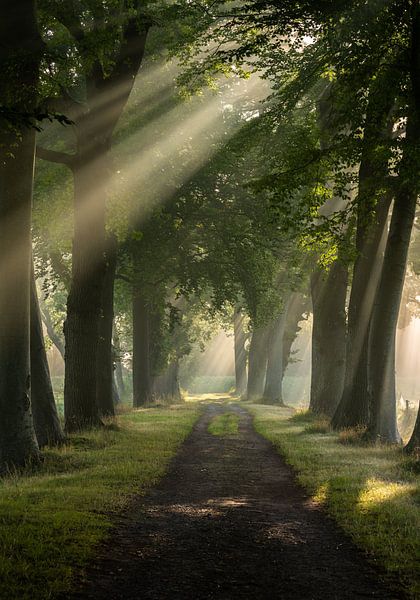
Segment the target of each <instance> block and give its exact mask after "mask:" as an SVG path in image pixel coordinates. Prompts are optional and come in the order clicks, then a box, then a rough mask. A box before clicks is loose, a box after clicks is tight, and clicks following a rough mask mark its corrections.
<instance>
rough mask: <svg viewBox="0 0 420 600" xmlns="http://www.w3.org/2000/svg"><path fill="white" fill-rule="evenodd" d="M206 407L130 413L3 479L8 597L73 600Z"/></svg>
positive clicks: (1, 567)
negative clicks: (80, 573)
mask: <svg viewBox="0 0 420 600" xmlns="http://www.w3.org/2000/svg"><path fill="white" fill-rule="evenodd" d="M198 408H199V407H198V405H189V406H187V405H183V407H182V408H174V407H169V408H165V409H161V410H157V409H145V410H137V411H134V412H131V413H124V414H122V415H120V416H119V417H118V418H117V420H116V424H117V426H116V427H112V428H105V429H98V430H93V431H89V432H85V433H83V434H81V435H72V436H70V437H69V441H68V444H67V445H66V446H64V447H63V448H60V449H48V450H45V452H43V456H44V461H43V463H42V465H41V466H40V467H38V468H37V469H34V470H29V469H28V471H27V472H26V473H25V472H24V473H22V474H14V475H12V476H10V477H6V478H3V479H1V480H0V527H1V536H0V598H7V599H8V600H18V599H19V600H29V599H31V600H46V599H51V598H52V597H56V596H57V595H59V594H61V595H63V594H64V595H65V594H66V592H68V591H69V590H70V588H71V580H72V574H73V572H74V570H75V569H79V568H81V567H83V566H84V565H85V564H86V563H87V561H88V560H89V559H91V558H92V556H93V554H94V550H95V546H96V545H97V544H98V543H99V542H100V541H101V540H103V539H104V537H105V536H106V535H107V532H108V531H109V528H110V527H111V524H112V515H113V514H115V513H116V512H118V511H120V510H123V509H125V508H127V507H128V505H129V503H130V499H132V497H133V496H134V495H142V494H144V493H145V491H146V490H147V489H148V488H150V486H152V485H153V484H155V483H156V482H157V481H158V480H159V478H160V477H162V475H163V474H164V472H165V470H166V468H167V466H168V463H169V461H170V459H171V458H172V456H173V455H174V454H175V453H176V451H177V449H178V447H179V445H180V444H181V443H182V441H183V440H184V439H185V438H186V436H187V435H188V434H189V433H190V431H191V429H192V427H193V424H194V422H195V420H196V419H197V416H198V415H199V410H198Z"/></svg>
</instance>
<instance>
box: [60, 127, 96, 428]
mask: <svg viewBox="0 0 420 600" xmlns="http://www.w3.org/2000/svg"><path fill="white" fill-rule="evenodd" d="M79 145H80V146H81V140H80V136H79ZM88 148H89V140H88V139H85V140H84V143H83V147H81V148H80V149H79V153H80V156H83V157H84V158H83V159H82V160H81V161H80V160H78V161H77V164H76V165H74V168H73V173H74V201H75V211H74V237H73V254H72V259H73V260H72V280H71V286H70V292H69V295H68V299H67V318H66V321H65V324H64V337H65V341H66V345H65V348H66V349H65V361H66V369H65V377H64V415H65V428H66V431H68V432H71V431H79V430H82V429H85V428H90V427H96V426H98V425H99V424H100V418H99V407H98V404H97V396H96V381H97V377H96V373H97V360H98V347H99V322H100V316H101V309H102V289H103V282H104V274H105V261H104V250H105V239H104V232H105V221H104V219H105V213H104V211H103V210H102V209H101V206H102V203H103V198H102V197H101V196H102V187H101V186H98V183H97V182H98V177H99V178H100V177H102V176H103V169H102V168H98V169H97V170H96V169H95V168H94V164H97V165H98V162H99V163H101V158H103V155H102V156H101V157H98V156H92V155H91V151H89V150H87V149H88ZM95 151H96V148H95ZM104 151H105V149H104ZM92 163H93V164H92Z"/></svg>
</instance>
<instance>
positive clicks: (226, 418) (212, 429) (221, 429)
mask: <svg viewBox="0 0 420 600" xmlns="http://www.w3.org/2000/svg"><path fill="white" fill-rule="evenodd" d="M238 425H239V417H238V415H235V414H234V413H224V414H223V415H219V416H217V417H214V419H212V421H211V423H210V425H209V427H208V431H209V433H211V434H212V435H219V436H224V435H237V434H238Z"/></svg>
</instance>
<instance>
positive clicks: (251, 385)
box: [247, 326, 268, 402]
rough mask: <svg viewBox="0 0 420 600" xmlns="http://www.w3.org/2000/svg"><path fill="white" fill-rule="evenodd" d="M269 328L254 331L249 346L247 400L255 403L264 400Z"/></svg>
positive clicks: (258, 328) (263, 327) (264, 327)
mask: <svg viewBox="0 0 420 600" xmlns="http://www.w3.org/2000/svg"><path fill="white" fill-rule="evenodd" d="M267 342H268V331H267V326H262V327H257V328H255V329H254V331H253V333H252V338H251V344H250V346H249V359H248V387H247V399H248V400H251V401H253V402H255V401H259V400H261V399H262V397H263V394H264V383H265V375H266V370H267V358H268V355H267Z"/></svg>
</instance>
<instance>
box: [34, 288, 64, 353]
mask: <svg viewBox="0 0 420 600" xmlns="http://www.w3.org/2000/svg"><path fill="white" fill-rule="evenodd" d="M39 308H40V311H41V318H42V322H43V323H44V325H45V327H46V330H47V333H48V337H49V338H50V340H51V341H52V343H53V344H54V346H55V347H56V348H57V350H58V351H59V353H60V355H61V358H62V359H63V360H64V342H63V340H62V339H61V337H60V334H59V333H58V332H57V331H56V329H55V326H54V323H53V320H52V317H51V313H50V311H49V310H48V307H47V305H46V303H45V301H44V300H42V296H41V298H40V299H39Z"/></svg>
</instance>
